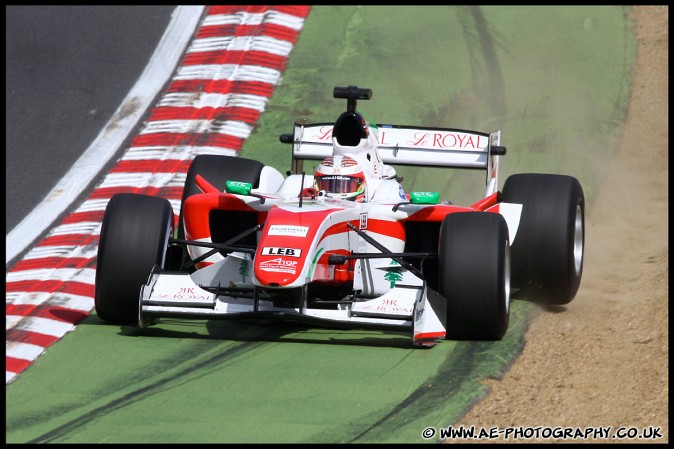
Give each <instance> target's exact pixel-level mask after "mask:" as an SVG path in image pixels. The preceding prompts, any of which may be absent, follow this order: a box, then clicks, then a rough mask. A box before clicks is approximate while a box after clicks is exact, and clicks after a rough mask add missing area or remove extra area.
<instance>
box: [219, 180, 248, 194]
mask: <svg viewBox="0 0 674 449" xmlns="http://www.w3.org/2000/svg"><path fill="white" fill-rule="evenodd" d="M252 188H253V184H251V183H249V182H241V181H225V192H227V193H236V194H238V195H250V191H251V189H252Z"/></svg>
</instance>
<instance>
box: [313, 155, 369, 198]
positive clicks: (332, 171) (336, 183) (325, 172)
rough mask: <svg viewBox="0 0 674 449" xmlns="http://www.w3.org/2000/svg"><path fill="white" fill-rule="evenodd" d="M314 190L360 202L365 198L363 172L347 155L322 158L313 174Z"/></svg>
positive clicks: (356, 162)
mask: <svg viewBox="0 0 674 449" xmlns="http://www.w3.org/2000/svg"><path fill="white" fill-rule="evenodd" d="M314 183H315V186H316V190H318V191H321V190H323V191H325V192H326V193H327V194H328V196H330V197H333V198H342V199H347V200H351V201H359V202H362V201H364V199H365V189H366V182H365V172H364V171H363V167H361V166H360V164H359V163H358V161H356V160H355V159H353V158H352V157H349V156H341V155H336V156H330V157H328V158H325V159H323V161H321V163H320V165H319V166H318V167H317V168H316V173H315V174H314Z"/></svg>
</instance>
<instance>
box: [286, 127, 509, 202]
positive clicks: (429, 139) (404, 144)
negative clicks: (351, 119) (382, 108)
mask: <svg viewBox="0 0 674 449" xmlns="http://www.w3.org/2000/svg"><path fill="white" fill-rule="evenodd" d="M332 127H333V123H313V124H304V123H303V122H296V123H295V127H294V129H293V134H292V135H289V134H283V135H281V139H280V140H281V142H284V143H292V145H293V152H292V155H293V167H292V168H293V172H295V173H299V172H301V171H302V161H304V160H307V159H309V160H323V159H325V158H326V157H328V156H332V151H333V150H332ZM370 131H371V132H370V135H371V136H372V135H374V136H375V138H376V139H377V142H378V152H379V156H380V157H381V159H382V161H383V162H384V163H386V164H394V165H420V166H426V167H453V168H470V169H482V170H486V171H487V192H486V195H485V196H488V195H490V194H491V193H494V192H495V191H496V186H497V182H498V180H497V177H498V156H502V155H504V154H505V153H506V149H505V147H503V146H501V131H496V132H493V133H490V134H487V133H482V132H478V131H468V130H462V129H451V128H427V127H410V126H399V125H376V127H375V126H372V125H370Z"/></svg>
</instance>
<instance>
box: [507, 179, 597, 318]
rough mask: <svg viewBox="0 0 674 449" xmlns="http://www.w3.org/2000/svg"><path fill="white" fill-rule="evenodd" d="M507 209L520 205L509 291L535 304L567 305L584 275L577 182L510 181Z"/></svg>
mask: <svg viewBox="0 0 674 449" xmlns="http://www.w3.org/2000/svg"><path fill="white" fill-rule="evenodd" d="M502 198H503V201H504V202H507V203H519V204H522V205H523V206H522V217H521V219H520V224H519V228H518V231H517V235H516V236H515V239H514V241H513V244H512V249H511V257H512V281H511V282H512V286H513V288H518V289H521V290H522V293H523V294H524V295H526V296H527V297H529V298H531V299H532V300H533V301H536V302H540V303H544V304H553V305H561V304H567V303H569V302H571V300H572V299H573V298H574V296H575V295H576V293H577V291H578V287H579V286H580V280H581V278H582V275H583V255H584V246H585V197H584V194H583V188H582V187H581V185H580V183H579V182H578V180H577V179H576V178H573V177H571V176H566V175H549V174H536V173H525V174H517V175H512V176H510V177H509V178H508V179H507V180H506V182H505V184H504V186H503V191H502Z"/></svg>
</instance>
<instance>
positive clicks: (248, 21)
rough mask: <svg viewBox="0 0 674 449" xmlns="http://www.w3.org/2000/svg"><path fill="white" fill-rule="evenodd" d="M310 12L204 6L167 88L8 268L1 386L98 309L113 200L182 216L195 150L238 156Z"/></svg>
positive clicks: (296, 8) (287, 8) (292, 8)
mask: <svg viewBox="0 0 674 449" xmlns="http://www.w3.org/2000/svg"><path fill="white" fill-rule="evenodd" d="M309 11H310V7H309V6H306V5H301V6H282V5H272V6H263V5H253V6H234V5H226V6H209V7H207V9H206V11H205V14H204V17H203V20H202V22H201V24H200V25H199V26H198V28H197V32H196V35H195V37H194V39H193V41H192V42H191V43H190V45H189V47H188V49H187V51H186V54H185V55H184V57H183V60H182V61H181V63H180V64H179V66H178V70H177V71H176V73H175V75H174V76H173V78H172V79H171V81H170V83H169V86H168V88H167V89H166V91H165V93H164V94H163V96H162V97H161V99H160V100H159V102H158V103H157V105H156V106H155V107H154V108H153V109H152V111H151V113H150V116H149V117H148V119H147V120H146V122H145V124H144V125H143V127H142V129H141V131H140V132H139V134H138V135H137V136H136V137H135V138H134V139H133V140H132V143H131V145H130V147H129V148H128V149H127V150H126V151H125V153H124V155H123V156H122V157H121V158H120V159H119V160H118V161H117V163H116V164H115V165H114V167H113V168H112V169H111V170H110V172H109V173H108V174H107V175H106V176H105V178H104V179H103V181H102V182H101V183H100V184H99V185H98V186H97V187H96V188H95V189H94V191H93V192H92V193H91V195H90V196H89V197H88V198H87V199H86V200H85V201H84V202H83V203H82V204H81V205H80V206H79V207H78V208H77V209H76V210H75V211H74V212H72V213H70V214H69V215H67V216H66V217H65V218H64V219H63V220H62V221H61V222H60V224H58V225H57V226H56V227H55V228H53V229H52V230H51V231H50V232H49V233H48V234H47V236H46V237H45V238H44V239H42V240H41V241H39V242H38V243H37V244H36V245H35V246H34V247H33V248H31V250H30V251H29V252H28V253H27V254H26V255H25V256H24V257H23V258H22V259H21V260H19V261H18V262H17V263H16V264H15V265H14V266H13V267H11V268H10V269H9V270H8V272H7V277H6V325H5V330H6V333H5V339H6V355H5V357H6V364H5V372H6V383H7V384H9V383H10V382H12V381H13V380H15V379H16V378H17V376H18V375H19V374H20V373H21V372H23V371H24V370H25V369H26V368H28V367H29V366H30V365H31V364H32V363H33V362H34V361H35V359H37V358H38V357H39V356H40V355H41V354H43V353H44V352H45V350H46V349H47V348H48V347H49V346H51V345H52V344H53V343H55V342H56V341H58V340H59V339H60V338H62V337H63V336H64V335H65V334H66V333H67V332H70V331H72V330H73V329H75V328H76V325H77V323H78V322H79V321H80V320H82V319H83V318H85V317H86V316H87V315H88V314H89V313H90V312H91V311H92V310H93V308H94V299H93V298H94V279H95V270H96V252H97V249H98V238H99V234H100V228H101V221H102V219H103V213H104V211H105V207H106V206H107V203H108V201H109V199H110V197H111V196H112V195H114V194H115V193H119V192H135V193H144V194H149V195H156V196H160V197H163V198H166V199H168V200H169V201H170V202H171V205H172V206H173V209H174V211H175V212H176V214H178V213H179V211H180V198H181V195H182V188H183V183H184V181H185V176H186V173H187V169H188V168H189V164H190V161H191V160H192V159H193V158H194V157H195V156H196V155H198V154H229V155H237V154H238V152H239V151H240V150H241V148H242V145H243V143H244V141H245V139H246V138H248V136H250V133H251V132H252V130H253V128H254V126H255V123H256V122H257V120H258V118H259V117H260V114H261V113H262V112H264V110H265V107H266V105H267V101H268V99H269V97H270V96H271V94H272V93H273V90H274V88H275V86H277V85H278V84H279V82H280V80H281V74H282V71H283V70H284V69H285V65H286V62H287V58H288V57H289V55H290V53H291V51H292V49H293V47H294V45H295V43H296V42H297V39H298V37H299V34H300V32H301V30H302V27H303V26H304V20H305V18H306V16H307V15H308V14H309Z"/></svg>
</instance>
